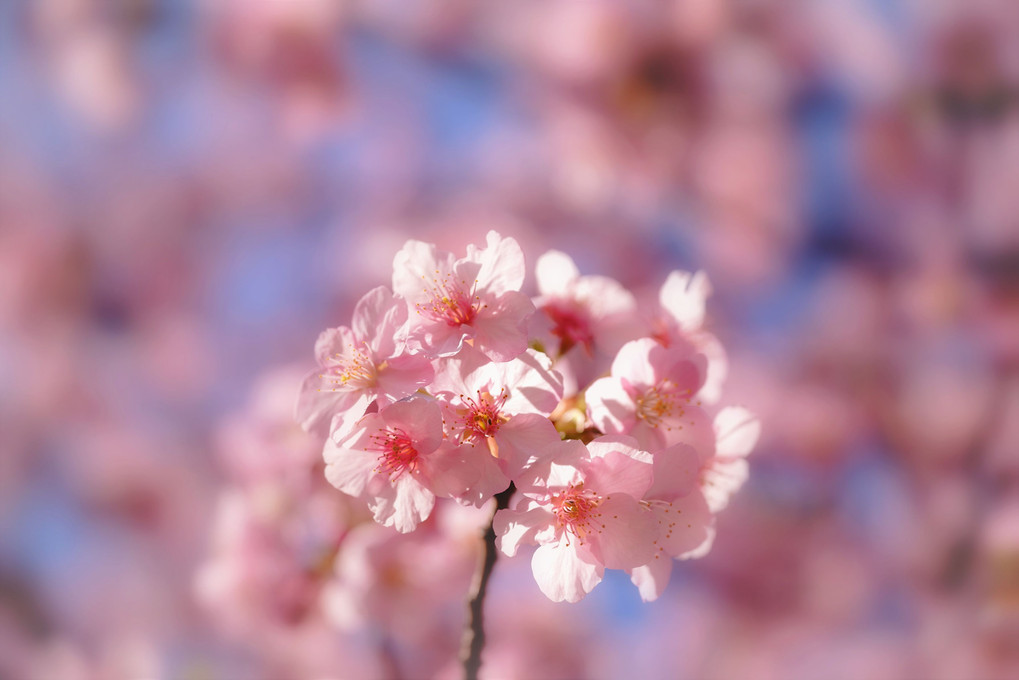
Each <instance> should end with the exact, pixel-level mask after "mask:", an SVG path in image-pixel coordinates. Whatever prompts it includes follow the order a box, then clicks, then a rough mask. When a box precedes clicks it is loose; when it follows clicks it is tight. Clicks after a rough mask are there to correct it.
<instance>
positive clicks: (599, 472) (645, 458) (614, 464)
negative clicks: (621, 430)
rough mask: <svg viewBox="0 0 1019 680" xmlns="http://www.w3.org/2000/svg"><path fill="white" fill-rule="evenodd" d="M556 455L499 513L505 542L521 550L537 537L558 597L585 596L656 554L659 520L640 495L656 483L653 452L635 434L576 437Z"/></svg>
mask: <svg viewBox="0 0 1019 680" xmlns="http://www.w3.org/2000/svg"><path fill="white" fill-rule="evenodd" d="M556 448H557V450H556V451H555V452H554V453H552V454H550V456H551V457H550V459H549V462H548V463H547V476H546V477H545V478H544V479H543V480H542V481H541V482H539V483H537V484H533V485H523V486H521V487H520V491H521V493H522V494H523V495H522V496H521V497H519V498H518V500H517V502H516V503H515V504H514V507H513V508H512V509H509V510H501V511H499V512H498V513H497V514H496V517H495V522H494V525H493V526H494V528H495V531H496V534H497V536H498V539H497V545H498V546H499V549H500V550H502V551H503V552H504V553H505V554H506V555H508V556H511V557H512V556H513V555H515V554H516V552H517V549H518V548H519V546H520V544H521V543H524V542H527V543H537V544H538V549H537V550H536V551H535V553H534V556H533V558H532V560H531V570H532V572H533V574H534V578H535V580H536V581H537V583H538V587H539V588H540V589H541V591H542V592H543V593H544V594H545V595H546V596H547V597H548V598H549V599H551V600H553V601H556V602H560V601H563V600H566V601H568V602H577V601H578V600H580V599H581V598H583V597H584V595H586V594H587V593H589V592H590V591H591V589H592V588H594V587H595V586H596V585H597V584H598V583H599V582H600V581H601V579H602V576H603V574H604V572H605V569H606V568H608V569H632V568H635V567H638V566H640V565H642V564H645V563H647V562H648V561H649V560H651V559H652V558H653V555H654V551H655V541H656V540H657V538H658V533H659V532H658V526H657V524H656V522H655V518H654V516H653V515H652V514H651V513H650V512H648V509H647V508H646V507H645V506H643V505H642V504H641V503H640V501H639V499H640V498H641V497H642V496H643V495H644V493H645V492H646V491H647V490H648V488H649V487H650V486H651V481H652V459H651V455H650V454H648V453H647V452H645V451H640V450H639V449H638V448H637V443H636V441H634V440H633V439H632V438H629V437H601V438H599V439H596V440H594V441H592V442H591V443H590V444H588V445H587V446H585V445H584V444H583V443H582V442H579V441H576V440H571V441H566V442H562V443H560V444H559V445H558V446H557V447H556Z"/></svg>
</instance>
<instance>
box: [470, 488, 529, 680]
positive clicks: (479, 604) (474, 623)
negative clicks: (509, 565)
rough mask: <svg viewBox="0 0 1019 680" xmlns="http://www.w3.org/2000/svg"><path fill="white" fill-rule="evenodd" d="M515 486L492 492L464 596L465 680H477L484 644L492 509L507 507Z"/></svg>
mask: <svg viewBox="0 0 1019 680" xmlns="http://www.w3.org/2000/svg"><path fill="white" fill-rule="evenodd" d="M514 491H516V487H514V486H513V484H510V485H509V488H507V489H506V490H505V491H502V492H500V493H497V494H496V495H495V511H494V512H493V513H492V519H491V520H489V522H488V527H487V528H486V529H485V535H484V552H483V554H482V555H481V559H480V560H479V562H478V570H477V572H475V574H474V583H472V584H471V591H470V597H469V599H468V600H467V625H466V626H465V627H464V634H463V639H462V640H461V644H460V660H461V662H463V669H464V678H465V680H477V678H478V671H479V670H480V669H481V652H482V650H483V649H484V648H485V621H484V606H485V593H486V592H487V591H488V579H489V578H490V577H491V576H492V568H493V567H494V566H495V558H496V549H495V528H494V527H493V523H494V521H495V513H496V512H499V510H505V509H506V508H508V507H509V501H510V497H511V496H513V492H514Z"/></svg>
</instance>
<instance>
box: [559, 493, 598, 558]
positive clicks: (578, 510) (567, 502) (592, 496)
mask: <svg viewBox="0 0 1019 680" xmlns="http://www.w3.org/2000/svg"><path fill="white" fill-rule="evenodd" d="M582 486H583V485H582V484H580V485H573V486H570V487H569V488H568V489H566V490H565V491H560V492H559V493H557V494H556V495H555V496H553V497H552V512H553V513H554V514H555V518H556V524H558V525H559V526H560V527H562V529H563V531H565V532H566V545H569V544H570V536H571V535H572V536H575V537H576V538H577V540H579V541H580V544H581V545H583V544H584V537H586V536H587V535H588V534H589V533H591V532H592V531H599V530H600V527H601V525H600V524H599V523H598V521H597V520H598V518H599V517H601V513H600V512H598V506H599V505H601V503H602V501H603V500H604V499H603V498H602V497H601V496H599V495H598V494H596V493H594V492H593V491H586V490H584V489H583V488H581V487H582Z"/></svg>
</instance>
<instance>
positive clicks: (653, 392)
mask: <svg viewBox="0 0 1019 680" xmlns="http://www.w3.org/2000/svg"><path fill="white" fill-rule="evenodd" d="M689 401H690V390H680V389H678V387H677V386H676V384H675V383H674V382H672V381H671V380H663V381H661V382H660V383H658V384H657V385H655V386H654V387H651V388H650V389H648V390H647V391H646V392H644V394H642V395H641V396H639V397H637V417H638V418H640V419H641V420H643V421H644V422H646V423H647V424H648V425H650V426H651V427H658V426H659V425H661V424H662V422H663V421H665V420H666V419H673V418H681V417H682V416H683V414H684V413H685V409H684V407H685V406H686V404H687V403H689Z"/></svg>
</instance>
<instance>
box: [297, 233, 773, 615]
mask: <svg viewBox="0 0 1019 680" xmlns="http://www.w3.org/2000/svg"><path fill="white" fill-rule="evenodd" d="M536 274H537V285H538V291H539V296H538V297H536V298H534V299H532V298H530V297H529V296H527V295H526V294H524V293H523V292H521V287H522V286H523V283H524V277H525V266H524V257H523V253H522V251H521V249H520V246H519V245H518V244H517V242H516V241H514V240H513V239H512V238H503V237H501V236H500V235H499V234H497V233H495V232H489V233H488V235H487V238H486V243H485V245H484V247H480V248H479V247H476V246H473V245H472V246H468V247H467V252H466V256H465V257H461V258H457V257H456V256H455V255H454V254H452V253H448V252H443V251H441V250H439V249H437V248H436V247H435V246H434V245H431V244H428V243H423V242H420V241H413V240H412V241H408V242H407V243H406V245H404V247H403V249H402V250H400V252H399V253H397V255H396V257H395V259H394V262H393V286H392V290H389V289H388V288H386V287H379V288H376V289H374V290H372V291H370V292H368V293H367V294H366V295H365V296H364V297H363V298H361V300H360V301H359V302H358V304H357V306H356V308H355V310H354V315H353V319H352V320H351V325H350V326H349V327H346V326H344V327H339V328H331V329H328V330H326V331H325V332H323V333H322V334H321V336H320V337H319V339H318V342H317V343H316V346H315V353H316V357H317V361H318V368H317V369H316V370H315V371H314V372H313V373H312V374H310V375H309V376H308V377H307V378H306V379H305V381H304V383H303V385H302V388H301V392H300V395H299V398H298V404H297V418H298V420H299V421H300V422H301V424H302V425H303V427H304V428H305V429H307V430H309V431H320V432H324V433H327V434H328V437H327V439H326V444H325V450H324V457H325V462H326V469H325V474H326V478H327V479H328V481H329V482H330V483H331V484H332V485H333V486H335V487H336V488H337V489H339V490H340V491H343V492H345V493H347V494H349V495H351V496H354V497H356V498H359V499H361V500H362V501H364V502H365V503H366V504H367V507H368V509H369V510H370V511H371V513H372V515H373V516H374V518H375V520H376V521H377V522H379V523H380V524H383V525H385V526H390V527H394V528H395V529H396V530H397V531H399V532H409V531H413V530H414V529H415V528H416V527H417V526H418V525H419V524H420V523H421V522H423V521H424V520H425V519H427V518H428V516H429V515H430V514H431V512H432V510H433V508H434V506H435V499H436V498H437V497H438V498H451V499H454V500H456V501H457V502H459V503H462V504H465V505H475V506H479V507H480V506H481V505H482V504H484V503H486V502H487V501H489V500H490V499H491V498H492V497H493V496H495V495H496V494H499V493H507V490H509V489H515V490H516V492H515V495H514V497H513V498H512V502H511V503H510V505H509V507H508V508H505V509H500V510H499V511H498V512H497V513H496V515H495V517H494V519H493V527H494V529H495V533H496V535H497V545H498V547H499V549H500V550H501V551H502V552H503V553H505V554H506V555H509V556H513V555H515V554H516V552H517V550H518V548H519V547H520V546H521V545H522V544H536V545H537V546H538V547H537V549H536V550H535V551H534V555H533V559H532V570H533V573H534V577H535V580H536V581H537V583H538V586H539V587H540V588H541V590H542V592H543V593H545V595H547V596H548V597H549V598H550V599H552V600H555V601H562V600H567V601H570V602H576V601H578V600H579V599H581V598H582V597H583V596H584V595H585V594H586V593H588V592H590V591H591V589H592V588H594V586H596V585H597V584H598V583H599V582H600V581H601V579H602V577H603V575H604V571H605V569H606V568H608V569H623V570H626V571H627V572H628V573H629V574H630V576H631V580H632V581H633V583H634V584H635V585H636V586H637V587H638V589H639V591H640V594H641V597H642V598H643V599H644V600H653V599H655V598H657V597H658V596H659V595H660V594H661V592H662V591H663V589H664V588H665V586H666V585H667V583H668V580H669V576H670V574H671V570H672V560H673V559H685V558H690V557H696V556H699V555H703V554H704V553H705V552H707V550H708V549H709V548H710V546H711V542H712V540H713V536H714V529H713V525H714V515H715V513H717V512H718V511H719V510H721V509H722V508H723V507H725V505H726V503H727V502H728V499H729V497H730V495H731V494H732V493H733V492H734V491H735V490H736V489H737V488H739V486H740V485H741V484H742V483H743V481H744V480H745V479H746V476H747V464H746V460H745V457H746V455H747V454H748V453H749V452H750V450H751V449H752V448H753V446H754V444H755V442H756V440H757V436H758V430H759V425H758V422H757V420H756V418H755V417H754V416H753V415H751V414H750V413H749V412H747V411H746V410H745V409H742V408H739V407H726V408H719V407H718V403H719V400H720V392H721V383H722V381H723V379H724V374H725V371H726V360H725V354H724V352H723V351H722V349H721V346H720V344H719V343H718V341H717V339H716V338H715V337H714V336H713V335H711V334H710V333H708V332H707V331H706V330H705V329H704V317H705V301H706V298H707V296H708V294H709V293H710V287H709V284H708V281H707V279H706V277H705V276H704V275H703V274H700V273H698V274H696V275H690V274H687V273H684V272H673V273H672V274H670V275H669V277H668V278H667V280H666V282H665V284H664V285H663V286H662V288H661V290H660V293H659V296H658V300H657V301H654V302H653V303H652V304H649V305H641V304H640V303H639V301H638V300H637V299H636V298H635V297H634V296H633V295H632V294H631V293H630V292H629V291H627V290H626V289H625V288H624V287H623V286H622V285H620V284H619V283H618V282H616V281H613V280H612V279H609V278H605V277H601V276H582V275H581V274H580V272H579V271H578V270H577V267H576V266H575V265H574V263H573V261H572V260H571V259H570V258H569V257H568V256H567V255H565V254H563V253H560V252H557V251H551V252H548V253H546V254H544V255H543V256H541V257H540V258H539V259H538V262H537V266H536ZM510 493H513V492H512V491H510Z"/></svg>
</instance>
